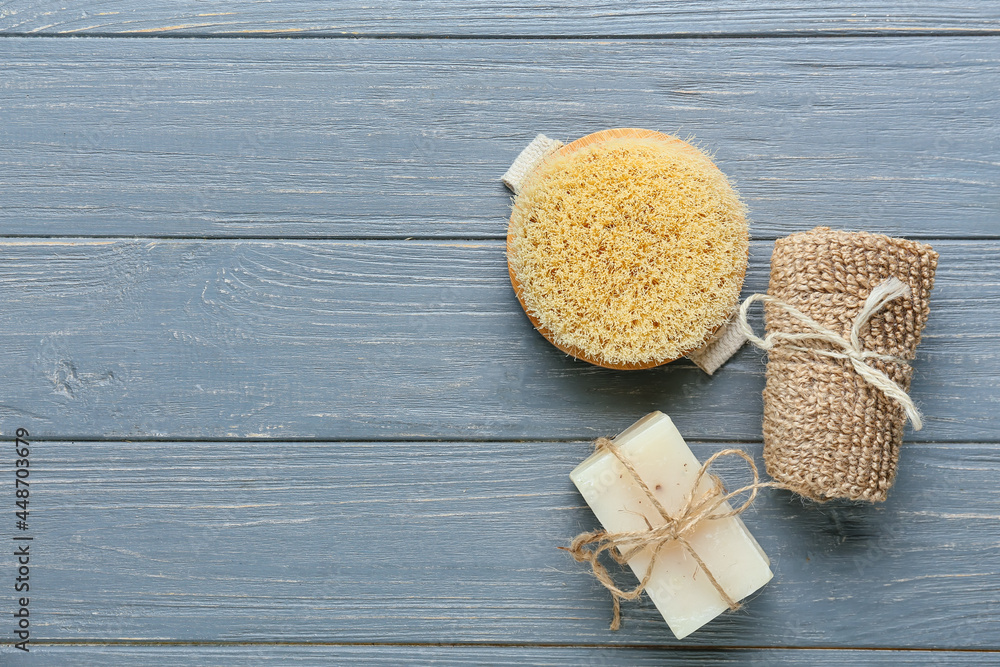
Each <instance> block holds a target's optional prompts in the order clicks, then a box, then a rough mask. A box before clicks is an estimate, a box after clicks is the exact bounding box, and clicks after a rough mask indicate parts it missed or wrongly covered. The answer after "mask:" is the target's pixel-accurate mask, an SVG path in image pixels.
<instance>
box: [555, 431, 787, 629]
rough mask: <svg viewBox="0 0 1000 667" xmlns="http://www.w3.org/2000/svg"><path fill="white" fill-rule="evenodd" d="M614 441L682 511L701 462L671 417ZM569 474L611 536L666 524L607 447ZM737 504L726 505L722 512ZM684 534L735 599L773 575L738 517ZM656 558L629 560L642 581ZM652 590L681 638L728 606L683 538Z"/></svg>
mask: <svg viewBox="0 0 1000 667" xmlns="http://www.w3.org/2000/svg"><path fill="white" fill-rule="evenodd" d="M613 442H614V444H615V446H616V447H617V448H618V451H619V452H620V453H621V454H622V455H623V456H624V457H625V458H626V459H627V460H628V461H629V462H630V463H631V464H632V467H633V468H634V469H635V471H636V472H637V473H638V474H639V476H640V477H641V478H642V481H643V482H645V483H646V485H647V486H648V487H649V489H650V490H652V491H653V493H654V495H655V496H656V499H657V500H658V501H659V502H660V503H661V505H663V507H664V509H666V510H667V512H668V513H669V514H671V515H672V516H676V514H679V513H680V510H681V508H682V507H683V505H684V502H685V499H686V496H687V494H688V492H690V490H691V487H692V486H693V485H694V480H695V477H696V475H697V474H698V470H699V469H700V468H701V464H700V463H699V462H698V459H696V458H695V456H694V454H692V453H691V450H690V449H688V446H687V443H685V442H684V439H683V438H682V437H681V434H680V433H679V432H678V431H677V427H675V426H674V423H673V422H672V421H670V417H668V416H666V415H665V414H663V413H662V412H653V413H650V414H648V415H646V416H645V417H643V418H642V419H640V420H639V421H637V422H636V423H635V424H633V425H632V426H630V427H629V428H628V429H626V430H625V431H624V432H622V433H621V434H620V435H619V436H618V437H617V438H615V439H614V440H613ZM570 478H571V479H572V480H573V483H574V484H576V488H578V489H579V490H580V493H581V494H582V495H583V497H584V499H585V500H586V501H587V504H588V505H590V508H591V509H592V510H593V511H594V514H596V515H597V518H598V519H599V520H600V522H601V524H602V525H603V526H604V529H605V530H606V531H607V532H609V533H621V532H626V531H638V530H648V528H649V526H653V527H656V526H660V525H663V524H664V523H666V520H665V519H664V518H663V517H662V516H661V515H660V513H659V512H658V511H657V510H656V508H654V507H653V506H652V503H651V502H650V500H649V497H648V496H647V495H646V493H645V492H644V491H643V490H642V488H641V487H640V486H639V485H638V483H636V481H635V479H634V478H633V477H632V475H631V474H630V473H629V472H628V471H627V470H626V469H625V466H623V465H622V464H621V462H620V461H619V460H618V459H617V458H616V457H615V456H614V455H613V454H612V453H610V452H608V451H597V452H595V453H594V454H593V455H592V456H590V457H589V458H588V459H587V460H585V461H584V462H583V463H581V464H580V465H579V466H577V467H576V469H575V470H574V471H573V472H572V473H571V474H570ZM712 484H713V483H712V481H711V479H710V478H709V476H708V475H705V476H703V477H702V480H701V483H700V484H699V487H698V492H699V493H703V492H708V491H710V490H711V489H712ZM730 509H731V508H730V505H729V504H728V503H726V504H724V505H721V506H720V507H719V509H718V510H717V511H716V513H719V514H721V513H725V512H728V511H729V510H730ZM647 521H648V522H649V525H647V523H646V522H647ZM685 537H686V539H687V541H688V542H689V543H690V545H691V546H692V547H693V548H694V550H695V552H696V553H697V554H698V556H699V557H700V558H701V559H702V561H704V563H705V565H706V566H707V567H708V569H709V570H710V571H711V573H712V574H713V575H714V576H715V579H716V581H718V582H719V585H720V586H722V588H723V590H725V591H726V594H727V595H729V597H731V598H732V599H733V600H737V601H738V600H741V599H743V598H745V597H746V596H748V595H750V594H751V593H753V592H754V591H756V590H758V589H759V588H760V587H762V586H763V585H764V584H766V583H767V582H768V581H769V580H770V579H771V577H772V576H773V575H772V574H771V568H770V560H769V559H768V557H767V556H766V555H765V554H764V551H763V550H762V549H761V548H760V545H759V544H757V540H755V539H754V538H753V535H751V534H750V532H749V531H747V528H746V526H745V525H744V524H743V521H742V520H740V518H739V517H735V516H734V517H728V518H725V519H706V520H704V521H701V522H700V523H699V524H697V526H695V527H694V528H693V529H692V530H691V532H689V533H687V535H686V536H685ZM651 555H652V547H646V548H645V549H643V550H642V551H640V552H639V553H637V554H636V555H635V556H633V557H632V558H631V559H630V560H629V562H628V564H629V566H630V567H631V568H632V571H633V572H635V575H636V576H637V577H639V578H640V579H641V578H642V577H643V575H644V574H645V573H646V568H647V567H648V566H649V559H650V558H651ZM622 588H623V589H624V588H630V586H628V587H626V586H622ZM645 590H646V593H647V594H648V595H649V597H650V599H652V601H653V604H655V605H656V608H657V609H658V610H659V611H660V613H661V614H662V615H663V618H664V620H666V622H667V624H668V625H669V626H670V629H671V630H672V631H673V633H674V635H675V636H676V637H677V638H678V639H683V638H684V637H686V636H687V635H689V634H691V633H692V632H694V631H695V630H697V629H698V628H700V627H701V626H703V625H704V624H706V623H708V622H709V621H711V620H712V619H713V618H715V617H716V616H718V615H719V614H721V613H722V612H723V611H725V610H726V609H728V605H727V604H726V601H725V600H724V599H723V597H722V595H721V594H720V593H719V591H718V590H717V589H716V588H715V586H714V585H713V584H712V582H711V581H709V578H708V577H707V576H706V575H705V573H704V571H702V569H701V567H700V566H699V565H698V563H697V561H695V560H694V558H692V557H691V555H690V554H689V553H688V551H687V550H686V549H685V548H684V547H683V546H682V545H681V544H680V543H678V542H671V543H669V544H666V545H665V546H663V547H662V548H661V549H660V552H659V555H658V556H657V558H656V564H655V565H654V566H653V573H652V577H651V579H650V581H649V585H647V586H646V588H645Z"/></svg>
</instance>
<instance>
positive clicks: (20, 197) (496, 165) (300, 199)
mask: <svg viewBox="0 0 1000 667" xmlns="http://www.w3.org/2000/svg"><path fill="white" fill-rule="evenodd" d="M806 5H807V3H792V2H786V1H784V0H768V1H767V2H750V1H743V0H726V1H722V2H707V1H703V2H688V3H681V2H659V3H638V2H617V1H611V0H605V1H601V0H587V1H585V2H569V1H568V0H548V1H537V0H536V1H528V2H524V3H519V4H515V3H507V2H497V3H477V2H473V1H472V0H464V1H455V2H441V1H438V0H420V1H409V2H407V1H405V0H392V1H390V2H385V3H369V4H367V5H366V4H364V3H360V4H359V3H349V2H345V1H343V0H338V1H335V2H325V3H324V2H317V1H316V0H297V1H295V2H280V3H277V2H276V3H256V2H237V1H234V0H206V1H198V0H178V1H176V2H169V3H159V4H156V3H149V2H125V1H124V0H89V1H87V2H74V1H70V2H62V3H55V2H50V1H49V0H6V1H3V2H0V369H2V376H0V433H2V441H0V453H2V457H0V458H2V464H0V538H2V539H3V544H5V545H10V544H12V542H10V538H11V537H12V536H13V535H14V533H15V532H17V531H15V529H14V509H15V508H14V492H13V479H14V477H13V476H14V472H13V470H14V452H13V442H12V434H13V432H14V431H15V429H17V428H19V427H20V428H25V429H27V430H28V431H29V432H30V433H31V437H30V438H29V439H30V440H31V442H32V448H31V451H32V454H31V482H32V486H31V504H30V511H31V513H30V519H31V521H30V525H31V529H30V534H31V535H33V536H34V538H35V540H34V542H33V546H32V549H33V551H32V569H31V595H30V600H31V602H30V609H31V622H32V625H31V628H32V633H33V634H32V644H31V646H32V651H31V653H30V654H23V653H22V652H20V651H15V650H14V649H13V648H11V646H10V644H9V643H8V644H7V645H6V646H4V647H2V648H0V662H2V663H3V664H4V665H7V664H10V665H20V664H39V665H64V664H65V665H109V664H123V665H143V664H153V665H159V664H169V665H201V664H205V665H215V664H264V663H273V664H290V663H294V664H303V665H305V664H338V663H342V664H346V663H350V664H354V663H365V662H371V663H386V664H399V663H419V664H426V663H434V664H468V663H486V664H518V665H521V664H544V665H587V664H591V665H611V664H628V665H633V664H634V665H659V664H677V665H680V664H690V663H693V662H696V661H697V662H700V663H704V664H715V665H721V664H730V663H759V664H768V665H771V664H802V663H814V662H815V663H843V664H848V663H849V664H899V663H901V662H908V663H917V664H928V663H930V664H947V665H960V664H963V665H964V664H986V663H994V664H997V663H1000V492H998V490H997V480H998V479H1000V435H998V433H1000V431H998V428H1000V387H998V385H1000V352H998V347H1000V331H998V322H1000V316H998V315H997V311H998V308H1000V262H998V260H1000V187H998V182H1000V129H998V120H1000V100H998V89H1000V6H998V5H997V4H996V3H993V2H985V1H980V2H961V1H959V0H937V1H934V2H931V1H923V0H913V1H907V2H902V1H901V0H897V1H895V2H885V1H882V2H879V1H876V2H871V3H867V4H866V5H865V6H862V4H861V3H850V2H844V1H842V0H828V1H826V2H818V3H808V6H806ZM618 126H634V127H647V128H651V129H656V130H661V131H665V132H671V133H676V134H679V135H680V136H682V137H688V136H694V137H695V138H696V140H697V141H698V142H700V144H701V145H702V146H703V147H704V148H706V149H707V150H709V151H711V152H713V153H714V155H715V158H716V161H717V163H718V164H719V166H720V167H721V168H722V169H723V170H724V171H725V172H726V173H727V174H728V175H729V176H730V177H731V178H732V179H733V180H734V182H735V183H736V184H737V186H738V188H739V189H740V191H741V192H742V195H743V197H744V199H745V200H746V202H747V204H748V205H749V207H750V210H751V213H752V219H753V228H752V229H753V238H754V241H753V243H752V247H751V266H750V271H749V275H748V279H747V285H746V293H750V292H752V291H760V290H763V289H764V288H765V287H766V284H767V270H768V268H767V267H768V258H769V255H770V251H771V247H772V243H773V240H774V239H775V238H777V237H780V236H783V235H785V234H788V233H790V232H793V231H800V230H806V229H809V228H811V227H813V226H815V225H821V224H822V225H829V226H833V227H839V228H847V229H861V230H869V231H876V232H885V233H890V234H895V235H901V236H906V237H909V238H915V239H922V240H926V241H928V242H930V243H932V244H933V245H934V247H935V248H936V249H937V250H938V251H939V252H940V254H941V262H940V270H939V274H938V280H937V285H936V287H935V291H934V294H933V298H932V313H931V318H930V323H929V325H928V328H927V331H926V336H925V338H924V342H923V344H922V346H921V348H920V351H919V355H918V357H917V359H916V362H915V368H916V375H915V379H914V382H913V392H912V393H913V396H914V398H915V399H916V400H917V402H918V403H919V404H920V406H921V408H922V409H923V411H924V412H925V414H926V427H925V428H924V430H923V431H921V432H919V433H914V432H910V431H908V432H907V436H906V441H907V444H906V445H905V447H904V450H903V453H902V461H901V468H900V473H899V478H898V481H897V484H896V486H895V488H894V489H893V491H892V493H891V496H890V499H889V501H888V502H886V503H885V504H883V505H879V506H868V505H860V504H844V503H830V504H827V505H814V504H811V503H804V502H803V501H801V500H799V499H798V498H796V497H793V496H790V495H789V494H787V493H778V492H776V493H768V494H765V496H764V497H762V498H761V499H760V501H759V502H758V503H757V504H756V506H755V507H754V508H753V510H752V511H750V512H748V513H747V515H746V517H745V519H746V522H747V524H748V525H749V527H750V529H751V530H752V532H753V533H754V534H755V535H756V536H757V537H758V539H759V541H760V542H761V544H762V545H763V547H764V549H765V550H766V551H767V552H768V553H769V554H770V555H771V558H772V560H773V568H774V571H775V578H774V580H773V582H772V583H771V584H769V585H768V586H767V587H766V588H765V589H763V591H762V592H760V593H759V594H757V595H755V596H754V597H753V598H752V599H751V600H750V601H749V602H748V604H747V605H746V606H745V608H744V609H742V610H741V611H739V612H738V613H735V614H730V615H726V616H724V617H722V618H720V619H718V620H716V621H714V622H712V623H711V624H709V625H708V626H706V627H705V628H704V629H703V630H701V631H700V632H698V633H696V634H695V635H693V636H691V637H689V638H688V639H687V640H685V641H683V642H678V641H675V640H674V639H673V637H672V635H671V634H670V632H669V630H668V629H667V627H666V626H665V624H664V623H663V622H662V620H661V619H660V617H659V615H658V614H657V612H656V610H655V609H654V608H653V607H652V605H651V604H650V603H649V602H648V600H642V601H640V602H638V603H634V604H629V605H626V608H625V625H624V628H623V629H622V630H621V631H620V632H617V633H612V632H610V631H609V630H608V629H607V625H608V622H609V620H610V607H609V599H608V596H607V595H606V593H605V592H604V591H603V589H602V588H600V586H599V585H598V584H596V583H595V581H594V580H593V579H592V577H591V576H590V575H589V574H588V573H587V571H586V570H585V568H584V567H583V566H581V565H579V564H576V563H574V562H573V561H572V560H571V559H570V558H569V557H568V556H567V555H566V554H565V553H564V552H562V551H559V550H558V549H557V547H559V546H562V545H565V544H566V543H567V541H568V539H569V538H570V537H571V536H573V535H574V534H576V533H577V532H579V531H580V530H584V529H589V528H592V527H594V525H595V519H594V518H593V515H592V514H591V513H590V512H589V510H588V509H587V508H586V507H585V506H584V504H583V501H582V500H581V498H580V497H579V496H578V494H577V493H576V492H575V491H574V489H573V488H572V485H571V483H570V481H569V479H568V477H567V474H568V473H569V471H570V470H571V469H572V468H573V466H574V465H575V464H576V463H577V462H579V461H580V460H581V459H582V458H583V457H584V456H585V455H586V454H587V452H588V448H589V444H588V441H589V440H590V439H592V438H594V437H596V436H600V435H612V434H614V433H616V432H618V431H619V430H621V429H622V428H624V427H625V426H627V425H628V424H629V423H631V422H632V421H634V420H635V419H637V418H638V417H640V416H642V415H643V414H645V413H646V412H648V411H650V410H653V409H659V410H663V411H664V412H667V413H669V414H670V415H671V416H672V417H673V418H674V420H675V421H676V423H677V424H678V426H679V427H680V429H681V431H682V432H683V433H684V434H685V435H686V437H687V438H688V439H689V440H690V441H691V443H692V447H693V448H694V450H695V452H696V454H697V455H699V456H700V457H702V458H704V457H706V456H708V455H709V454H710V453H711V452H713V451H715V450H718V449H720V448H723V447H725V446H729V445H731V444H733V443H735V444H737V445H738V446H740V447H744V448H746V449H748V450H749V451H751V452H753V453H754V455H755V456H757V457H758V460H759V458H760V449H761V446H760V434H761V430H760V418H761V400H760V390H761V389H762V387H763V370H764V365H763V361H764V358H763V356H762V354H761V353H759V352H757V351H755V350H752V349H745V350H743V351H742V352H740V354H739V355H738V356H737V357H736V358H735V359H734V360H733V361H732V362H730V363H729V364H728V365H727V366H726V367H724V368H723V369H722V370H721V371H720V372H719V373H718V374H717V375H716V376H715V377H711V378H710V377H707V376H705V375H704V374H702V373H701V372H700V371H698V370H697V369H695V368H694V367H693V366H692V365H691V364H689V363H687V362H678V363H674V364H670V365H669V366H666V367H663V368H659V369H654V370H649V371H641V372H632V373H625V372H614V371H608V370H603V369H599V368H595V367H592V366H588V365H586V364H583V363H580V362H576V361H574V360H572V359H569V358H567V357H566V356H565V355H563V354H561V353H560V352H558V351H557V350H555V349H554V348H553V347H551V346H550V345H549V344H548V343H546V342H545V341H544V340H543V339H542V338H541V337H540V336H539V335H538V334H537V333H535V332H534V331H533V330H532V329H531V327H530V325H529V323H528V321H527V319H526V318H525V317H524V315H523V313H522V312H521V310H520V308H519V307H518V304H517V302H516V300H515V298H514V296H513V294H512V291H511V289H510V286H509V284H508V280H507V271H506V265H505V259H504V235H505V230H506V224H507V216H508V207H509V201H510V200H509V193H507V192H506V191H505V190H504V189H503V188H502V186H501V185H500V182H499V176H500V175H501V174H502V173H503V171H504V170H505V169H506V167H507V166H508V164H509V163H510V162H511V160H512V159H513V158H514V157H515V156H516V155H517V153H518V151H519V150H520V149H521V148H522V147H523V146H524V145H525V144H526V143H527V142H528V141H529V140H530V139H531V138H532V137H533V136H534V135H535V134H536V133H537V132H544V133H546V134H548V135H549V136H552V137H557V138H560V139H563V140H571V139H574V138H576V137H579V136H582V135H584V134H587V133H590V132H593V131H596V130H599V129H604V128H607V127H618ZM9 552H12V550H11V549H10V548H9V546H4V547H2V549H0V554H3V555H0V638H2V639H3V641H6V642H9V641H10V638H11V637H12V636H13V630H14V621H13V617H12V616H11V612H12V611H13V610H14V606H13V605H14V599H15V597H16V596H15V593H14V590H13V583H14V576H15V563H14V559H13V556H12V555H10V553H9ZM2 619H7V620H2Z"/></svg>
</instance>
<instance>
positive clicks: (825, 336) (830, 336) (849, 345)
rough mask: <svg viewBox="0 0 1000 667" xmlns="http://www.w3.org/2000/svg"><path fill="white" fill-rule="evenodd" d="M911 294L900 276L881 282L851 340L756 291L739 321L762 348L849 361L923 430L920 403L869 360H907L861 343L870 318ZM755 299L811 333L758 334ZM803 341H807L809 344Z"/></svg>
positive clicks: (853, 327)
mask: <svg viewBox="0 0 1000 667" xmlns="http://www.w3.org/2000/svg"><path fill="white" fill-rule="evenodd" d="M908 296H910V288H909V287H908V286H907V285H906V284H905V283H903V282H902V281H901V280H899V279H898V278H895V277H893V278H889V279H888V280H885V281H883V282H881V283H879V284H878V286H876V287H875V289H873V290H872V292H871V294H869V295H868V298H867V299H866V300H865V303H864V306H863V307H862V308H861V312H859V313H858V315H857V317H855V318H854V322H853V323H852V325H851V334H850V338H849V339H848V338H844V337H843V336H841V335H840V334H838V333H837V332H836V331H833V330H831V329H828V328H826V327H824V326H823V325H822V324H820V323H819V322H817V321H816V320H814V319H812V318H811V317H809V316H808V315H806V314H805V313H803V312H802V311H801V310H799V309H798V308H795V307H794V306H791V305H789V304H787V303H785V302H784V301H782V300H781V299H777V298H775V297H773V296H768V295H767V294H754V295H751V296H750V297H749V298H747V299H746V301H744V302H743V305H741V306H740V310H739V316H738V317H737V319H736V322H737V325H738V326H739V327H740V329H741V330H742V332H743V334H744V335H745V336H746V337H747V340H749V341H750V342H751V343H753V344H754V345H756V346H757V347H759V348H760V349H762V350H771V349H773V348H775V347H778V346H781V347H782V348H783V349H785V350H793V351H797V352H806V353H810V354H818V355H821V356H824V357H832V358H834V359H847V360H849V361H850V362H851V365H852V366H853V367H854V370H855V371H857V373H858V375H860V376H861V377H863V378H864V379H865V380H866V381H867V382H868V383H869V384H870V385H872V386H873V387H875V388H876V389H878V390H880V391H881V392H882V393H884V394H885V395H886V396H888V397H889V398H891V399H893V400H894V401H896V402H897V403H899V405H900V406H901V407H902V408H903V411H904V412H905V413H906V416H907V417H909V419H910V423H911V424H913V430H915V431H919V430H920V429H922V428H923V421H922V420H921V418H920V412H919V411H918V410H917V406H916V405H914V403H913V399H911V398H910V396H909V394H907V393H906V390H905V389H903V388H902V387H900V386H899V385H898V384H896V383H895V382H893V381H892V379H891V378H890V377H889V376H888V375H886V374H885V373H883V372H882V371H880V370H878V369H877V368H874V367H872V366H871V365H869V363H868V361H869V360H870V359H876V360H878V361H885V362H890V363H900V364H902V363H906V360H905V359H901V358H899V357H896V356H893V355H890V354H879V353H878V352H872V351H870V350H866V349H864V343H862V342H861V331H862V329H864V328H865V327H866V326H868V323H869V321H870V320H871V318H872V317H873V316H874V315H875V314H876V313H878V312H879V311H880V310H882V309H883V308H885V306H886V305H887V304H888V303H889V302H891V301H893V300H895V299H898V298H899V297H908ZM755 301H761V302H763V303H765V304H771V305H774V306H777V307H779V308H781V309H782V310H784V311H785V312H786V313H788V314H789V315H790V316H791V317H792V318H793V319H795V320H797V321H798V322H800V323H801V324H804V325H805V326H806V327H807V328H808V329H811V331H809V332H807V333H787V332H784V331H774V332H772V333H769V334H767V335H766V336H765V337H764V338H760V337H758V336H757V335H756V334H754V332H753V328H752V327H751V326H750V323H749V322H748V321H747V312H748V311H749V309H750V306H751V305H752V304H753V303H754V302H755ZM803 343H806V345H804V344H803ZM815 343H821V344H822V343H826V344H828V345H829V346H831V347H832V348H833V349H829V348H823V347H818V346H816V345H810V344H815Z"/></svg>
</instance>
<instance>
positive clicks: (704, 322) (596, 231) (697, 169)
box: [507, 129, 749, 368]
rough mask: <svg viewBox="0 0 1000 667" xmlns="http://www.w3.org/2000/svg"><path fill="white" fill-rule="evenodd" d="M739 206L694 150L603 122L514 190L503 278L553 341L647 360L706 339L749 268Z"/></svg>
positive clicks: (630, 361) (598, 360)
mask: <svg viewBox="0 0 1000 667" xmlns="http://www.w3.org/2000/svg"><path fill="white" fill-rule="evenodd" d="M748 248H749V231H748V223H747V218H746V209H745V207H744V206H743V204H742V203H741V202H740V200H739V197H738V196H737V194H736V192H735V191H734V190H733V188H732V187H731V186H730V184H729V182H728V181H727V180H726V177H725V175H724V174H723V173H722V172H721V171H719V169H718V168H717V167H716V166H715V165H714V164H713V163H712V161H711V160H710V159H709V158H708V157H707V156H706V155H705V154H704V153H702V152H701V151H699V150H698V149H696V148H694V147H693V146H691V145H690V144H688V143H685V142H683V141H681V140H680V139H677V138H676V137H671V136H669V135H664V134H660V133H658V132H652V131H649V130H632V129H624V130H607V131H605V132H599V133H596V134H594V135H588V136H587V137H584V138H583V139H580V140H578V141H575V142H573V143H571V144H569V145H567V146H564V147H563V148H562V149H560V150H559V151H557V152H555V153H553V154H552V155H550V156H549V157H548V158H547V159H546V160H545V161H544V162H543V163H542V164H541V165H540V166H539V167H538V168H536V170H535V171H534V172H533V173H532V174H531V176H530V178H529V179H528V180H527V182H526V183H525V184H524V186H523V188H522V189H521V191H520V193H519V194H518V196H517V198H516V199H515V201H514V207H513V212H512V214H511V219H510V227H509V230H508V235H507V256H508V265H509V269H510V274H511V281H512V282H513V284H514V289H515V291H516V292H517V295H518V298H519V300H520V301H521V304H522V305H523V306H524V309H525V312H526V313H527V314H528V316H529V317H530V318H531V320H532V322H533V323H534V324H535V326H536V327H537V328H538V329H539V331H541V333H542V334H543V335H544V336H545V337H546V338H548V339H549V340H550V341H551V342H552V343H553V344H554V345H556V347H558V348H560V349H562V350H563V351H565V352H568V353H569V354H572V355H573V356H575V357H578V358H580V359H584V360H586V361H589V362H591V363H594V364H597V365H600V366H606V367H610V368H649V367H652V366H657V365H660V364H663V363H666V362H668V361H672V360H674V359H677V358H679V357H681V356H683V355H684V354H686V353H688V352H690V351H692V350H694V349H697V348H698V347H700V346H702V345H703V344H704V343H705V342H706V341H707V340H708V338H709V337H710V336H711V334H712V333H713V332H714V331H715V330H716V329H717V328H718V327H719V326H721V325H722V324H723V323H725V322H726V320H727V319H728V318H729V317H730V315H731V314H732V313H733V311H734V309H735V308H736V306H737V304H738V302H739V295H740V289H741V287H742V285H743V278H744V276H745V274H746V267H747V253H748Z"/></svg>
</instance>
